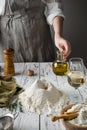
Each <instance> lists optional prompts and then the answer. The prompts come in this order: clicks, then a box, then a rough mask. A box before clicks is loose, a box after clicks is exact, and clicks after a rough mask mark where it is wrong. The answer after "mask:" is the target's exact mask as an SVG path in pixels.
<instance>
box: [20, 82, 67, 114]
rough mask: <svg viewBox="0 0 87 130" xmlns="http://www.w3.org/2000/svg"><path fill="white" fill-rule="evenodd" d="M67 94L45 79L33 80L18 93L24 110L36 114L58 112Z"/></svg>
mask: <svg viewBox="0 0 87 130" xmlns="http://www.w3.org/2000/svg"><path fill="white" fill-rule="evenodd" d="M67 99H68V98H67V96H66V95H65V94H64V93H63V92H62V91H60V90H59V89H57V88H56V87H55V86H54V85H53V84H52V83H50V82H47V81H46V80H35V82H34V83H33V84H32V85H31V87H29V88H27V89H26V90H25V91H24V92H23V93H21V94H20V95H19V101H20V102H21V104H22V106H23V109H24V111H27V112H28V111H29V112H35V113H38V114H53V113H57V114H58V109H59V106H61V104H64V103H66V101H67Z"/></svg>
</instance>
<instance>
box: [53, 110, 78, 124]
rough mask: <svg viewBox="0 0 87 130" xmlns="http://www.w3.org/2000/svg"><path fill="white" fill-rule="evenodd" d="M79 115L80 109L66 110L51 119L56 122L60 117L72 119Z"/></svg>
mask: <svg viewBox="0 0 87 130" xmlns="http://www.w3.org/2000/svg"><path fill="white" fill-rule="evenodd" d="M77 116H78V111H72V112H65V113H64V114H62V115H60V116H52V117H51V120H52V121H53V122H54V121H56V120H59V119H65V120H72V119H74V118H76V117H77Z"/></svg>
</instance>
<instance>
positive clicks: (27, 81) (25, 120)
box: [0, 63, 87, 130]
mask: <svg viewBox="0 0 87 130" xmlns="http://www.w3.org/2000/svg"><path fill="white" fill-rule="evenodd" d="M51 64H52V63H15V76H14V77H15V78H16V82H17V84H20V85H21V86H23V87H24V88H25V89H26V88H27V87H30V86H31V84H32V83H33V82H34V81H35V79H46V80H48V81H50V82H52V83H53V84H54V85H55V86H56V87H58V88H59V89H60V90H62V91H64V92H65V93H66V94H67V95H68V96H69V98H70V102H69V103H74V102H76V100H75V99H74V92H75V90H74V88H72V87H71V86H70V85H69V84H68V82H67V77H66V76H56V75H55V74H54V73H53V71H52V68H51ZM0 66H1V68H2V72H3V66H4V64H0ZM28 69H31V70H34V72H35V75H34V76H26V74H25V72H26V70H28ZM79 89H80V91H81V93H82V95H83V97H84V98H85V97H87V87H86V84H84V85H83V86H82V87H81V88H79ZM54 96H55V95H54ZM78 101H79V102H80V101H81V97H80V95H79V93H78ZM14 130H65V128H64V126H63V125H62V123H61V122H59V121H56V122H52V121H51V119H50V117H48V116H44V115H40V116H39V115H37V114H35V113H19V115H18V117H17V118H16V119H15V121H14Z"/></svg>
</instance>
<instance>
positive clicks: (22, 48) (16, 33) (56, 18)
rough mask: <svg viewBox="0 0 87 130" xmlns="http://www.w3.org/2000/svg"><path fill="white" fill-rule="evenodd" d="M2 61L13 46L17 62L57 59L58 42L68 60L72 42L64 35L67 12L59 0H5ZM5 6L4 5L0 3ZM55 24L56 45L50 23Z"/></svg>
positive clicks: (1, 25)
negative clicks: (4, 50) (8, 49)
mask: <svg viewBox="0 0 87 130" xmlns="http://www.w3.org/2000/svg"><path fill="white" fill-rule="evenodd" d="M1 2H2V9H1V13H0V14H1V17H0V62H2V61H3V59H4V58H3V49H5V48H13V49H14V51H15V56H14V61H15V62H28V61H36V62H37V61H43V62H44V61H53V60H54V59H55V45H56V47H57V48H59V49H60V50H62V51H63V58H64V59H65V58H66V57H67V56H68V55H69V53H70V45H69V42H68V41H67V40H65V39H64V38H63V37H62V25H63V17H64V16H63V13H62V8H61V1H59V0H55V1H52V0H45V1H44V0H2V1H1ZM0 5H1V4H0ZM47 23H48V24H50V25H53V28H54V37H55V38H54V39H55V45H54V44H53V41H52V38H51V34H50V29H49V25H48V24H47Z"/></svg>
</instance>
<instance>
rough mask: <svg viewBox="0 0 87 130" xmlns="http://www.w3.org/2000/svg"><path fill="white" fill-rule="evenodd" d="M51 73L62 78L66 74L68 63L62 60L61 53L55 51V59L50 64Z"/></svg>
mask: <svg viewBox="0 0 87 130" xmlns="http://www.w3.org/2000/svg"><path fill="white" fill-rule="evenodd" d="M52 69H53V72H54V73H55V74H56V75H59V76H63V75H66V74H67V72H68V63H67V62H66V61H64V60H63V59H62V52H60V51H59V50H58V51H57V59H56V60H55V61H54V62H53V64H52Z"/></svg>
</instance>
